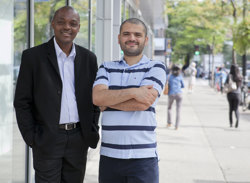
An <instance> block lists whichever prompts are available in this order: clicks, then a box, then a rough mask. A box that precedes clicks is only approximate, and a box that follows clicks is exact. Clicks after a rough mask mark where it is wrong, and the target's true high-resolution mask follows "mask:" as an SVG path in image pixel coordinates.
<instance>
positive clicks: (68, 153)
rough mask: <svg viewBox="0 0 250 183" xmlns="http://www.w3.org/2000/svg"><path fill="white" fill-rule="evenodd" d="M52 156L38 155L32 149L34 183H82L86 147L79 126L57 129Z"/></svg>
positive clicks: (34, 149)
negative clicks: (67, 129) (71, 128)
mask: <svg viewBox="0 0 250 183" xmlns="http://www.w3.org/2000/svg"><path fill="white" fill-rule="evenodd" d="M55 138H56V142H57V143H56V146H55V147H54V148H53V151H54V152H53V157H42V156H41V155H39V153H38V151H39V147H36V146H34V147H32V149H33V165H34V169H35V182H36V183H82V182H83V179H84V175H85V168H86V160H87V152H88V147H87V146H86V145H84V142H83V138H82V134H81V130H80V128H76V129H73V130H69V131H66V130H62V129H60V130H58V135H57V137H55Z"/></svg>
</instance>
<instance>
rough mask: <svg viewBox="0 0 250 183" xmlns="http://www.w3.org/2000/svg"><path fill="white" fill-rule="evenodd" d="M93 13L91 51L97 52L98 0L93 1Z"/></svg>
mask: <svg viewBox="0 0 250 183" xmlns="http://www.w3.org/2000/svg"><path fill="white" fill-rule="evenodd" d="M91 7H92V8H91V11H92V20H91V21H92V33H91V51H93V52H95V27H96V0H92V1H91Z"/></svg>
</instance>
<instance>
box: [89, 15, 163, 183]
mask: <svg viewBox="0 0 250 183" xmlns="http://www.w3.org/2000/svg"><path fill="white" fill-rule="evenodd" d="M118 40H119V44H120V47H121V49H122V50H123V52H124V57H123V58H122V59H121V60H118V61H112V62H104V63H103V64H102V65H101V66H100V68H99V70H98V73H97V77H96V81H95V83H94V86H93V102H94V104H96V105H98V106H100V107H101V109H102V111H103V114H102V121H101V123H102V143H101V151H100V154H101V157H100V162H99V183H132V182H133V183H136V182H137V183H139V182H140V183H159V168H158V155H157V154H158V153H157V143H156V133H155V128H156V119H155V106H156V103H157V101H158V98H159V97H160V94H161V92H162V90H163V87H164V84H165V82H166V68H165V64H164V63H162V62H160V61H152V60H151V59H149V58H147V57H146V56H145V55H143V53H142V52H143V49H144V47H145V46H146V45H147V42H148V36H147V27H146V25H145V24H144V22H142V21H141V20H139V19H137V18H131V19H127V20H125V21H124V22H123V23H122V24H121V26H120V34H119V35H118Z"/></svg>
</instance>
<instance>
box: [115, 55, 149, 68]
mask: <svg viewBox="0 0 250 183" xmlns="http://www.w3.org/2000/svg"><path fill="white" fill-rule="evenodd" d="M149 61H150V59H149V58H148V57H147V56H146V55H143V56H142V58H141V60H140V61H139V62H138V63H137V64H134V65H131V66H130V65H128V64H127V62H126V61H125V60H124V57H122V59H121V60H120V61H119V63H120V64H124V65H126V66H129V67H134V66H138V65H142V64H146V63H148V62H149Z"/></svg>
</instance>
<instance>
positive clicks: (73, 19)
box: [52, 9, 80, 46]
mask: <svg viewBox="0 0 250 183" xmlns="http://www.w3.org/2000/svg"><path fill="white" fill-rule="evenodd" d="M52 27H53V29H54V33H55V38H56V41H57V43H58V44H59V46H60V45H65V44H66V45H67V44H72V42H73V40H74V39H75V37H76V35H77V33H78V32H79V29H80V19H79V16H78V14H77V13H76V12H74V11H73V10H70V9H68V10H67V9H62V10H60V11H59V12H58V14H57V15H56V16H55V17H54V19H53V21H52Z"/></svg>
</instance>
